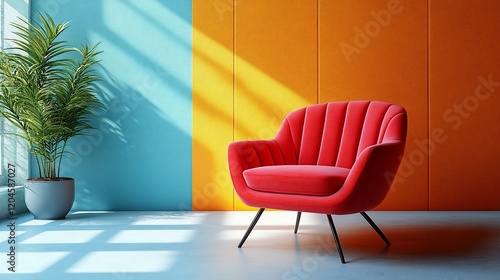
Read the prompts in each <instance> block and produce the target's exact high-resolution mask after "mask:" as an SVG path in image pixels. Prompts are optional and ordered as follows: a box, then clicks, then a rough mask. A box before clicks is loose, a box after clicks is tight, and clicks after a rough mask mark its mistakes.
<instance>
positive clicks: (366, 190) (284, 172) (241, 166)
mask: <svg viewBox="0 0 500 280" xmlns="http://www.w3.org/2000/svg"><path fill="white" fill-rule="evenodd" d="M406 130H407V116H406V112H405V110H404V109H403V108H402V107H400V106H397V105H394V104H390V103H387V102H381V101H351V102H331V103H324V104H317V105H312V106H308V107H305V108H301V109H299V110H296V111H294V112H292V113H290V114H289V115H288V116H287V117H286V118H285V120H284V121H283V124H282V126H281V128H280V130H279V131H278V134H277V135H276V137H275V138H274V139H270V140H251V141H238V142H234V143H231V144H230V145H229V149H228V160H229V169H230V173H231V178H232V180H233V184H234V188H235V190H236V192H237V194H238V195H239V197H240V198H241V200H242V201H243V202H244V203H245V204H247V205H249V206H254V207H259V208H261V209H262V211H263V209H265V208H274V209H281V210H291V211H298V212H299V215H300V212H314V213H322V214H327V215H331V214H337V215H340V214H352V213H362V214H363V216H365V215H366V214H365V213H364V211H368V210H371V209H373V208H374V207H376V206H377V205H379V204H380V203H381V202H382V201H383V199H384V198H385V196H386V194H387V192H388V191H389V188H390V186H391V184H392V181H393V179H394V176H395V174H396V172H397V170H398V167H399V164H400V161H401V158H402V155H403V152H404V147H405V140H406ZM260 214H261V213H260ZM259 216H260V215H259ZM329 217H331V216H329ZM366 217H367V216H366ZM256 219H258V217H256ZM299 219H300V216H299V217H298V219H297V226H298V221H299ZM255 222H256V221H255ZM369 222H370V221H369ZM370 224H371V223H370ZM331 225H332V226H333V224H331ZM332 229H333V228H332ZM377 229H378V228H377ZM377 229H376V230H377ZM249 230H251V229H250V228H249ZM377 232H378V231H377ZM249 233H250V232H248V234H249ZM245 238H246V237H245ZM383 238H384V237H383ZM242 242H244V240H242ZM240 245H242V243H241V244H240ZM339 245H340V244H339ZM338 247H339V246H338ZM339 253H340V252H339Z"/></svg>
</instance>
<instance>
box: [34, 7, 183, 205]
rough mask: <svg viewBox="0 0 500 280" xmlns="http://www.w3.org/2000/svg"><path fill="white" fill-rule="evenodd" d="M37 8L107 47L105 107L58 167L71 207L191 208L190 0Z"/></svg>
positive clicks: (77, 38) (77, 37) (82, 38)
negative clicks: (66, 180) (67, 180)
mask: <svg viewBox="0 0 500 280" xmlns="http://www.w3.org/2000/svg"><path fill="white" fill-rule="evenodd" d="M36 11H41V12H47V13H49V14H50V15H51V16H52V17H53V18H54V19H55V21H56V22H62V21H70V25H71V28H70V29H69V30H68V31H67V33H66V34H65V36H66V37H65V39H67V40H69V41H70V42H71V43H76V44H79V43H81V42H86V41H87V42H89V43H91V44H93V43H96V42H101V44H100V46H99V50H102V51H104V53H103V54H101V57H100V58H101V59H102V62H101V67H100V69H99V73H100V75H101V76H102V78H103V81H102V82H101V83H100V89H99V95H100V98H101V99H102V100H103V102H104V103H105V105H106V111H105V112H103V113H102V114H101V115H100V116H99V117H98V118H96V120H95V123H94V125H95V126H96V127H97V128H99V129H98V130H95V131H92V132H91V135H88V136H81V137H78V138H75V139H73V140H72V141H71V143H70V146H69V150H70V151H71V152H72V153H74V154H75V155H76V157H70V158H67V159H66V161H65V162H64V166H63V170H62V175H63V176H68V177H74V178H75V179H76V186H77V194H76V200H75V205H74V210H190V209H191V188H192V187H191V186H192V179H191V178H192V176H191V173H192V172H191V160H192V151H191V139H192V128H191V126H192V125H191V124H192V106H191V104H192V102H191V73H192V70H191V68H192V66H191V1H179V0H171V1H160V0H157V1H154V0H141V1H124V0H92V1H88V0H72V1H56V0H53V1H42V0H34V1H33V2H32V17H33V19H36V16H37V15H36ZM33 175H36V174H33Z"/></svg>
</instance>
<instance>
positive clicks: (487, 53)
mask: <svg viewBox="0 0 500 280" xmlns="http://www.w3.org/2000/svg"><path fill="white" fill-rule="evenodd" d="M499 15H500V1H496V0H483V1H467V0H459V1H458V0H441V1H430V34H429V35H430V37H429V38H430V52H429V53H430V75H429V77H430V112H429V113H430V114H429V116H430V131H431V133H432V132H435V133H440V134H441V136H440V137H434V138H433V137H431V138H430V141H431V142H432V143H433V148H432V150H433V153H432V154H431V157H430V171H429V174H430V209H431V210H499V207H500V188H498V182H500V172H498V163H499V158H500V145H499V139H500V125H499V121H500V110H499V108H500V51H499V50H500V36H499V34H500V21H499V19H498V16H499Z"/></svg>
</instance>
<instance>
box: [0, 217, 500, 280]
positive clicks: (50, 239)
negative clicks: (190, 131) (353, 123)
mask: <svg viewBox="0 0 500 280" xmlns="http://www.w3.org/2000/svg"><path fill="white" fill-rule="evenodd" d="M254 214H255V213H254V212H77V213H72V214H70V215H69V216H68V217H67V219H65V220H58V221H40V220H33V219H32V216H31V215H30V214H24V215H21V216H19V217H18V218H17V220H2V221H0V226H1V227H0V253H1V257H0V261H1V262H0V279H86V280H88V279H90V280H98V279H109V280H132V279H206V280H209V279H224V280H225V279H228V280H229V279H255V280H257V279H287V280H298V279H500V212H369V214H370V216H371V217H372V218H373V220H374V221H375V222H376V223H377V224H378V225H379V227H380V228H381V229H382V230H383V231H384V233H385V234H386V235H387V237H388V238H389V239H390V240H391V242H392V245H391V246H390V247H386V246H385V243H384V242H383V241H382V239H380V238H379V236H378V235H377V234H376V233H375V231H373V230H372V228H371V227H370V226H369V225H368V224H367V223H366V222H365V221H364V219H363V217H361V215H348V216H334V221H335V223H336V227H337V231H338V233H339V236H340V240H341V242H342V247H343V250H344V254H345V257H346V260H347V261H348V263H347V264H341V263H340V260H339V257H338V254H337V250H336V248H335V244H334V242H333V238H332V236H331V232H330V228H329V226H328V221H327V219H326V216H324V215H319V214H308V213H304V214H303V215H302V223H301V227H300V229H299V233H298V234H296V235H295V234H293V225H294V222H295V213H293V212H279V211H266V212H264V214H263V216H262V218H261V220H260V221H259V223H258V224H257V226H256V227H255V229H254V231H253V232H252V234H251V235H250V237H249V238H248V240H247V241H246V243H245V245H244V246H243V248H242V249H238V248H237V244H238V242H239V240H240V238H241V237H242V236H243V234H244V232H245V230H246V228H247V226H248V224H249V223H250V222H251V220H252V219H253V216H254ZM11 223H13V224H12V225H15V229H13V230H12V231H11V230H10V228H9V225H10V224H11ZM11 234H13V236H14V237H15V241H16V243H15V245H13V244H8V242H9V239H8V238H9V236H10V235H11ZM10 240H11V242H12V240H13V239H10ZM10 246H15V248H14V250H13V252H14V253H15V269H16V272H15V273H13V272H10V271H9V270H8V268H9V267H10V264H9V263H8V262H7V261H8V260H9V258H10V257H9V256H8V255H7V254H12V253H10V251H11V250H10ZM12 264H14V263H12Z"/></svg>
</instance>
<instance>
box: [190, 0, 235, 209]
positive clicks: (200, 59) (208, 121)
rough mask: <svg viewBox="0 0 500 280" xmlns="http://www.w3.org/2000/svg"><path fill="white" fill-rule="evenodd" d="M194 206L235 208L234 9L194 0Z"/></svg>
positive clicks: (229, 4)
mask: <svg viewBox="0 0 500 280" xmlns="http://www.w3.org/2000/svg"><path fill="white" fill-rule="evenodd" d="M192 9H193V10H192V12H193V78H192V79H193V81H192V83H193V140H192V141H193V144H192V146H193V166H192V168H193V171H192V174H193V175H192V180H193V189H192V196H193V198H192V209H193V210H232V209H233V199H234V198H233V185H232V182H231V179H230V177H229V172H228V167H227V146H228V145H229V143H231V142H232V141H233V9H234V6H233V5H232V4H231V2H229V1H215V2H212V1H204V0H195V1H193V8H192Z"/></svg>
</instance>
